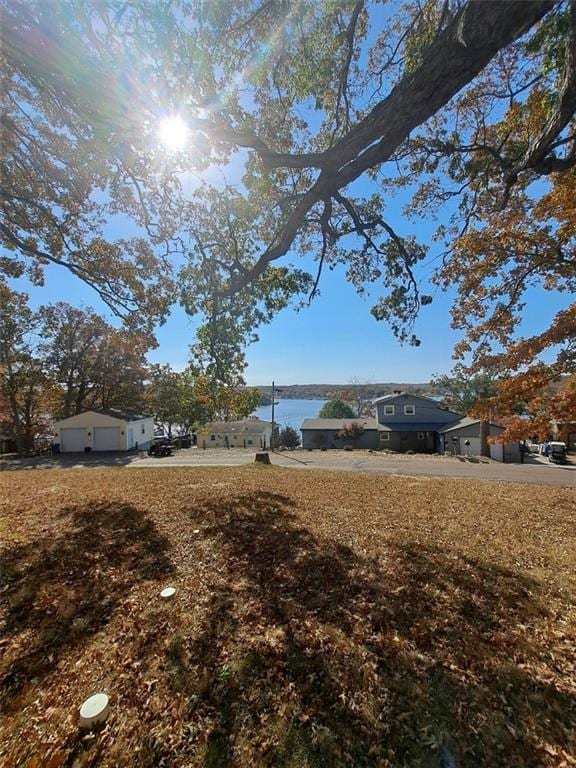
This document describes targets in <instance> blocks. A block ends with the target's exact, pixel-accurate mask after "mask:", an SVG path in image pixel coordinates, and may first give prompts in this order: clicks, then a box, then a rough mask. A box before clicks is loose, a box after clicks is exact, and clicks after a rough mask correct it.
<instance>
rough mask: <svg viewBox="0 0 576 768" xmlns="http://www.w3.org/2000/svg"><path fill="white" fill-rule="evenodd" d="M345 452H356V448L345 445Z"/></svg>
mask: <svg viewBox="0 0 576 768" xmlns="http://www.w3.org/2000/svg"><path fill="white" fill-rule="evenodd" d="M344 450H345V451H353V450H354V448H352V446H351V445H345V446H344Z"/></svg>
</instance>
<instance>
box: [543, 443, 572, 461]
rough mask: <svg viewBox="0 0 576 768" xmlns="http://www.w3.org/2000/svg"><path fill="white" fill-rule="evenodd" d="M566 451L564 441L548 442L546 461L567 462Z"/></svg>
mask: <svg viewBox="0 0 576 768" xmlns="http://www.w3.org/2000/svg"><path fill="white" fill-rule="evenodd" d="M567 453H568V450H567V448H566V443H556V442H552V443H549V454H548V461H551V462H552V463H554V464H567V463H568V459H567V458H566V454H567Z"/></svg>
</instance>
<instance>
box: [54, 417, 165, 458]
mask: <svg viewBox="0 0 576 768" xmlns="http://www.w3.org/2000/svg"><path fill="white" fill-rule="evenodd" d="M153 438H154V419H153V418H152V416H144V415H142V414H139V413H135V412H131V411H119V410H115V409H111V408H98V409H94V410H91V411H83V412H82V413H78V414H76V416H70V418H68V419H63V420H62V421H58V422H56V424H55V425H54V437H53V441H54V444H55V445H59V447H60V452H61V453H89V452H91V451H130V450H141V449H146V448H148V446H149V445H150V443H151V442H152V440H153Z"/></svg>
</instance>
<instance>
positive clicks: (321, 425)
mask: <svg viewBox="0 0 576 768" xmlns="http://www.w3.org/2000/svg"><path fill="white" fill-rule="evenodd" d="M347 424H362V426H363V427H364V429H365V430H370V429H374V430H376V429H378V422H377V421H376V419H304V421H303V422H302V426H301V427H300V430H304V429H344V427H345V426H346V425H347Z"/></svg>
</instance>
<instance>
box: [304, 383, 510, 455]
mask: <svg viewBox="0 0 576 768" xmlns="http://www.w3.org/2000/svg"><path fill="white" fill-rule="evenodd" d="M374 405H375V406H376V418H375V419H364V420H362V419H341V420H339V419H306V420H305V421H304V423H303V424H302V428H301V429H302V446H303V447H304V448H321V447H326V448H342V447H343V446H344V445H345V443H346V441H345V440H343V439H342V437H340V430H342V429H343V427H344V426H345V425H346V424H348V423H350V422H352V421H356V422H359V423H360V424H362V426H363V428H364V431H363V433H362V435H361V438H360V439H359V440H358V441H357V447H359V448H372V449H383V448H387V449H389V450H391V451H396V452H398V453H405V452H406V451H414V453H456V454H460V455H466V454H469V455H470V456H473V455H478V454H479V453H480V452H481V440H480V421H479V420H478V419H472V418H470V417H468V416H462V415H461V414H459V413H456V412H455V411H450V410H448V409H447V408H443V407H442V406H441V405H440V404H439V403H438V401H436V400H433V399H432V398H431V397H424V396H423V395H413V394H409V393H405V392H395V393H394V394H392V395H385V396H384V397H379V398H378V399H377V400H375V401H374ZM502 431H503V428H502V427H500V426H498V425H497V424H489V425H487V429H486V436H487V437H488V436H490V437H494V436H496V435H498V434H500V433H501V432H502ZM516 448H517V446H516Z"/></svg>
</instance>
